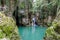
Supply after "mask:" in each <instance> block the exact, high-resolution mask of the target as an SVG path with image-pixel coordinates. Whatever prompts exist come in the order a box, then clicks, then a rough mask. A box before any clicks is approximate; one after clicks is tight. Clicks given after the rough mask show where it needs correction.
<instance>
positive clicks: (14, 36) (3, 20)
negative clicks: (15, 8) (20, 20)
mask: <svg viewBox="0 0 60 40" xmlns="http://www.w3.org/2000/svg"><path fill="white" fill-rule="evenodd" d="M0 40H20V38H19V33H18V28H17V26H16V23H15V21H14V20H13V19H12V18H11V17H7V16H5V15H4V13H2V12H0Z"/></svg>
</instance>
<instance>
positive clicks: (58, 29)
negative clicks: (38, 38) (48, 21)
mask: <svg viewBox="0 0 60 40" xmlns="http://www.w3.org/2000/svg"><path fill="white" fill-rule="evenodd" d="M45 40H60V10H59V11H58V13H57V16H56V18H55V19H54V21H53V22H52V25H51V27H49V28H48V29H47V30H46V34H45Z"/></svg>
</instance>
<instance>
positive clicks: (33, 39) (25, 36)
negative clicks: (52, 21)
mask: <svg viewBox="0 0 60 40" xmlns="http://www.w3.org/2000/svg"><path fill="white" fill-rule="evenodd" d="M46 29H47V28H46V27H41V26H37V27H33V26H32V27H19V33H20V37H21V39H20V40H43V37H44V35H45V32H46Z"/></svg>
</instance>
